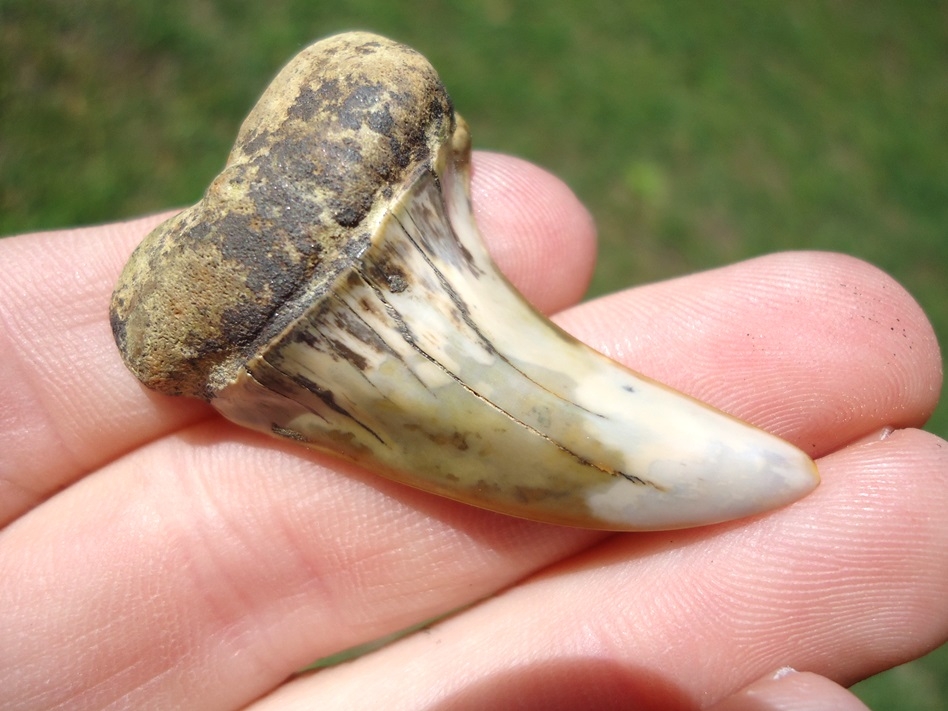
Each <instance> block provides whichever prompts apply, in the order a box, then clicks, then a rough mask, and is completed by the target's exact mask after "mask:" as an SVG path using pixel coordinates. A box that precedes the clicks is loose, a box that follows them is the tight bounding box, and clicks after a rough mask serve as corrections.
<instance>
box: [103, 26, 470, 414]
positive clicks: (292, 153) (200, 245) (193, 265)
mask: <svg viewBox="0 0 948 711" xmlns="http://www.w3.org/2000/svg"><path fill="white" fill-rule="evenodd" d="M453 130H454V114H453V109H452V106H451V101H450V99H449V97H448V95H447V93H446V91H445V89H444V87H443V85H442V84H441V81H440V80H439V78H438V75H437V74H436V72H435V70H434V69H433V68H432V67H431V65H430V64H429V63H428V62H427V60H425V58H424V57H422V56H421V55H420V54H418V53H417V52H415V51H414V50H412V49H410V48H408V47H405V46H404V45H400V44H398V43H395V42H392V41H391V40H388V39H385V38H383V37H378V36H375V35H371V34H366V33H347V34H344V35H338V36H335V37H330V38H328V39H325V40H323V41H321V42H317V43H316V44H314V45H312V46H310V47H309V48H307V49H305V50H303V51H302V52H301V53H300V54H299V55H297V56H296V58H294V59H293V61H292V62H290V64H288V65H287V66H286V67H285V68H284V69H283V71H281V72H280V74H279V75H278V76H277V77H276V78H275V79H274V81H273V83H272V84H271V85H270V86H269V87H268V89H267V90H266V92H265V93H264V94H263V96H262V97H261V99H260V101H259V102H258V103H257V105H256V106H255V107H254V109H253V111H251V113H250V115H249V116H248V117H247V119H246V121H245V122H244V124H243V126H242V127H241V130H240V133H239V135H238V137H237V142H236V144H235V146H234V149H233V151H232V152H231V154H230V156H229V158H228V160H227V164H226V166H225V168H224V170H223V172H222V173H221V174H220V175H219V176H218V177H217V178H216V179H215V180H214V182H213V183H212V184H211V186H210V187H209V188H208V191H207V193H206V194H205V195H204V197H203V198H202V200H201V201H200V202H199V203H198V204H196V205H194V206H193V207H191V208H189V209H187V210H185V211H183V212H182V213H180V214H179V215H177V216H176V217H173V218H172V219H170V220H168V221H167V222H165V223H164V224H162V225H161V226H159V227H158V228H156V229H155V230H154V231H153V232H152V233H151V234H149V235H148V236H147V237H146V238H145V240H144V241H143V242H142V244H141V245H140V246H139V247H138V249H137V250H136V251H135V253H134V254H133V255H132V257H131V259H130V260H129V263H128V264H127V266H126V267H125V270H124V272H123V273H122V276H121V278H120V280H119V282H118V285H117V287H116V289H115V293H114V296H113V300H112V308H111V320H112V328H113V331H114V334H115V339H116V342H117V343H118V346H119V349H120V350H121V352H122V355H123V357H124V359H125V362H126V364H127V365H128V366H129V368H130V369H131V370H132V371H133V372H134V373H135V375H136V376H138V378H139V379H140V380H141V381H142V382H143V383H145V384H146V385H147V386H148V387H151V388H154V389H156V390H160V391H162V392H165V393H168V394H172V395H191V396H196V397H201V398H204V399H208V400H209V399H211V398H212V397H213V395H214V393H215V392H216V391H217V390H219V389H220V388H221V387H224V386H225V385H226V384H227V383H230V382H232V381H233V379H234V377H235V374H236V372H237V370H238V369H239V368H240V367H241V365H242V364H243V363H245V362H246V361H247V360H248V359H249V358H250V357H251V356H252V355H253V354H254V353H256V352H257V351H258V350H259V349H260V348H261V347H263V346H264V345H265V344H266V343H267V342H269V341H270V340H271V339H272V338H274V337H275V336H276V335H278V334H279V333H280V332H282V331H283V330H284V329H286V328H287V326H288V325H289V324H290V323H291V322H292V321H293V319H295V318H296V317H297V316H298V315H299V312H300V310H301V304H306V303H310V302H312V300H313V299H314V298H316V297H318V296H319V295H320V294H322V293H324V292H325V291H327V290H329V289H331V288H332V285H333V284H334V282H335V280H336V279H337V278H338V277H339V276H340V274H341V273H342V272H343V271H344V270H345V269H346V268H347V267H349V266H350V265H352V263H353V262H354V261H355V260H356V259H357V258H358V257H359V256H360V255H361V253H362V252H363V251H364V250H365V249H366V247H367V246H368V244H369V241H370V239H371V236H372V234H373V232H374V231H375V229H376V224H377V222H378V220H379V219H381V215H382V213H383V211H384V208H385V204H386V202H387V201H388V199H389V198H390V197H391V196H392V195H393V194H395V193H396V192H397V191H398V189H399V186H401V185H403V184H405V183H406V182H408V181H409V179H410V176H411V175H412V174H413V173H414V172H416V171H417V170H419V169H423V168H424V167H430V166H431V164H432V163H434V162H436V161H437V160H438V157H439V149H440V147H441V146H442V144H444V143H445V141H446V140H447V139H448V138H449V137H450V136H451V134H452V132H453Z"/></svg>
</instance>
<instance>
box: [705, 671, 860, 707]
mask: <svg viewBox="0 0 948 711" xmlns="http://www.w3.org/2000/svg"><path fill="white" fill-rule="evenodd" d="M807 709H812V710H813V711H830V710H832V711H869V707H868V706H866V705H865V704H864V703H862V701H860V700H859V699H858V698H857V697H856V696H855V694H853V693H852V692H851V691H849V690H848V689H845V688H843V687H842V686H840V685H839V684H836V683H834V682H833V681H831V680H829V679H827V678H826V677H824V676H820V675H818V674H812V673H807V672H802V673H801V672H796V671H793V670H792V669H788V668H784V669H781V670H779V671H778V672H776V673H774V674H768V675H767V676H765V677H763V678H762V679H758V680H757V681H755V682H754V683H752V684H750V685H748V686H746V687H744V688H743V689H741V690H740V691H738V692H737V693H736V694H733V695H732V696H729V697H727V698H726V699H724V700H723V701H721V702H720V703H717V704H715V705H714V706H712V707H711V708H710V709H709V711H806V710H807Z"/></svg>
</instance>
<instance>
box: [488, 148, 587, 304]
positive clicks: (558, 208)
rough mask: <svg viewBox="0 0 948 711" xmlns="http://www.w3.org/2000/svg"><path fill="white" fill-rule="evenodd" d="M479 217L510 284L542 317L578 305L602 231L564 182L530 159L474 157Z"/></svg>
mask: <svg viewBox="0 0 948 711" xmlns="http://www.w3.org/2000/svg"><path fill="white" fill-rule="evenodd" d="M471 193H472V199H473V203H474V215H475V218H476V219H477V222H478V225H479V226H480V228H481V231H482V233H483V234H484V238H485V240H486V241H487V242H488V245H489V247H490V251H491V255H492V256H493V257H494V260H495V261H496V262H497V264H498V266H499V267H500V268H501V270H502V271H503V272H504V274H506V275H507V278H509V279H510V280H511V282H513V284H514V285H515V286H516V287H517V288H518V289H519V290H520V291H521V292H522V293H523V294H524V296H526V297H527V298H528V299H529V300H530V302H531V303H533V305H534V306H536V307H537V308H539V309H540V310H541V311H544V312H547V313H550V312H554V311H558V310H560V309H563V308H566V307H568V306H571V305H573V304H575V303H576V302H578V301H579V300H580V298H582V295H583V293H584V292H585V291H586V289H587V287H588V286H589V280H590V279H591V278H592V272H593V267H594V266H595V261H596V227H595V224H594V222H593V219H592V216H591V215H590V214H589V211H588V210H586V208H585V207H584V206H583V204H582V203H581V202H580V201H579V198H577V197H576V195H575V194H574V193H573V191H572V190H571V189H570V188H569V186H567V185H566V183H564V182H563V181H562V180H560V179H559V178H557V177H556V176H554V175H552V174H551V173H549V172H547V171H545V170H543V169H542V168H539V167H538V166H536V165H533V164H532V163H529V162H527V161H525V160H521V159H518V158H514V157H511V156H506V155H502V154H499V153H486V152H476V153H475V154H474V171H473V179H472V186H471Z"/></svg>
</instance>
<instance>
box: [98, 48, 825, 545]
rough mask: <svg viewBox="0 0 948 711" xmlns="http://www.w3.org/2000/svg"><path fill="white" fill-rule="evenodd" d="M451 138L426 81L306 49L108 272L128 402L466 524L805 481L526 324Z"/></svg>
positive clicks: (696, 505) (638, 519) (635, 513)
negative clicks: (191, 409) (486, 514)
mask: <svg viewBox="0 0 948 711" xmlns="http://www.w3.org/2000/svg"><path fill="white" fill-rule="evenodd" d="M469 151H470V140H469V137H468V133H467V128H466V126H465V124H464V122H463V121H462V120H461V119H460V118H459V117H456V116H455V115H454V113H453V110H452V107H451V105H450V100H449V99H448V97H447V94H446V93H445V91H444V88H443V87H442V86H441V84H440V80H438V78H437V75H436V74H435V73H434V70H433V69H432V68H431V67H430V65H429V64H428V63H427V62H426V61H425V60H424V59H423V58H422V57H421V56H420V55H418V54H417V53H415V52H413V51H412V50H409V49H408V48H406V47H404V46H402V45H398V44H395V43H393V42H390V41H389V40H385V39H383V38H380V37H376V36H373V35H368V34H364V33H350V34H346V35H340V36H337V37H333V38H329V39H327V40H324V41H323V42H320V43H317V44H316V45H313V46H312V47H310V48H308V49H307V50H304V52H303V53H301V54H300V55H299V56H298V57H297V58H296V59H295V60H294V61H293V62H292V63H291V64H290V65H288V67H287V68H286V69H284V71H283V72H281V74H280V75H279V76H278V78H277V79H276V80H275V81H274V83H273V84H272V85H271V87H270V88H269V89H268V90H267V92H266V93H265V94H264V96H263V97H262V98H261V101H260V102H259V103H258V105H257V107H255V108H254V110H253V112H252V113H251V115H250V116H249V117H248V119H247V121H246V122H245V124H244V126H243V127H242V128H241V132H240V135H239V136H238V141H237V144H236V145H235V148H234V151H233V152H232V154H231V156H230V158H229V160H228V164H227V166H226V167H225V170H224V172H223V173H222V174H221V175H220V176H219V177H218V178H217V179H216V180H215V181H214V183H212V185H211V187H210V188H209V190H208V193H207V194H206V195H205V197H204V199H203V200H202V201H201V202H199V203H198V204H197V205H195V206H194V207H193V208H190V209H189V210H186V211H184V212H183V213H181V214H180V215H178V216H176V217H175V218H172V219H171V220H169V221H168V222H166V223H165V224H163V225H161V226H159V227H158V228H157V229H156V230H155V231H154V232H153V233H152V234H151V235H149V236H148V237H147V238H146V240H145V241H144V242H143V243H142V245H140V246H139V248H138V249H137V250H136V252H135V254H134V255H133V256H132V258H131V259H130V260H129V264H128V265H127V266H126V269H125V271H124V272H123V275H122V277H121V279H120V281H119V284H118V286H117V287H116V291H115V294H114V296H113V303H112V323H113V330H114V331H115V336H116V342H117V343H118V345H119V348H120V350H121V351H122V355H123V358H124V359H125V361H126V363H127V364H128V366H129V368H130V369H131V370H132V371H133V372H134V373H135V374H136V375H137V376H138V377H139V378H140V379H141V380H142V381H143V382H144V383H145V384H146V385H148V386H149V387H153V388H155V389H158V390H161V391H163V392H167V393H169V394H184V395H191V396H195V397H202V398H204V399H207V400H209V401H210V402H211V404H212V405H213V406H214V407H215V408H217V409H218V410H219V411H220V412H221V413H222V414H223V415H224V416H225V417H227V418H228V419H231V420H233V421H234V422H237V423H239V424H242V425H245V426H248V427H251V428H253V429H256V430H260V431H264V432H268V433H270V434H274V435H277V436H280V437H284V438H287V439H290V440H294V441H297V442H300V443H302V444H305V445H308V446H312V447H315V448H318V449H322V450H325V451H330V452H333V453H335V454H336V455H338V456H341V457H344V458H346V459H349V460H352V461H354V462H356V463H358V464H361V465H363V466H365V467H366V468H369V469H372V470H374V471H377V472H378V473H380V474H383V475H385V476H388V477H390V478H393V479H396V480H398V481H402V482H404V483H407V484H410V485H412V486H416V487H419V488H422V489H426V490H428V491H432V492H435V493H438V494H441V495H444V496H447V497H450V498H453V499H458V500H461V501H465V502H468V503H471V504H474V505H476V506H481V507H484V508H488V509H492V510H495V511H501V512H504V513H507V514H511V515H514V516H521V517H524V518H531V519H536V520H541V521H548V522H552V523H561V524H567V525H574V526H583V527H588V528H602V529H611V530H647V529H667V528H681V527H686V526H697V525H703V524H707V523H714V522H718V521H723V520H729V519H733V518H739V517H742V516H747V515H751V514H755V513H759V512H762V511H766V510H769V509H772V508H776V507H779V506H782V505H785V504H787V503H790V502H791V501H794V500H796V499H797V498H799V497H801V496H803V495H804V494H806V493H807V492H808V491H810V490H811V489H813V488H814V487H815V486H816V485H817V483H818V481H819V479H818V475H817V473H816V469H815V467H814V465H813V462H812V461H811V460H810V459H809V457H807V456H806V455H805V454H803V453H802V452H801V451H800V450H798V449H797V448H795V447H793V446H792V445H790V444H788V443H786V442H784V441H782V440H780V439H779V438H777V437H774V436H772V435H770V434H767V433H765V432H763V431H761V430H759V429H757V428H754V427H752V426H751V425H748V424H746V423H743V422H741V421H739V420H736V419H734V418H731V417H729V416H727V415H725V414H723V413H721V412H718V411H717V410H714V409H713V408H710V407H709V406H706V405H704V404H702V403H699V402H697V401H696V400H693V399H692V398H689V397H687V396H685V395H682V394H680V393H677V392H675V391H673V390H670V389H668V388H666V387H664V386H662V385H660V384H658V383H655V382H653V381H650V380H648V379H647V378H644V377H643V376H640V375H638V374H635V373H633V372H632V371H630V370H628V369H626V368H624V367H623V366H621V365H619V364H616V363H614V362H612V361H610V360H608V359H607V358H606V357H604V356H602V355H600V354H598V353H596V352H595V351H593V350H591V349H589V348H587V347H586V346H584V345H583V344H581V343H579V342H578V341H576V340H575V339H573V338H572V337H570V336H568V335H567V334H565V333H563V332H562V331H561V330H560V329H558V328H557V327H556V326H554V325H553V324H552V323H550V322H549V321H547V320H546V319H545V318H543V317H542V316H541V315H540V314H538V313H536V312H535V311H534V309H533V308H531V307H530V306H529V305H528V304H527V302H526V301H525V300H524V299H523V298H522V297H521V296H520V295H519V294H518V293H517V292H516V291H515V290H514V289H513V288H512V287H511V286H510V285H509V283H508V282H507V281H506V279H505V278H504V277H503V276H502V275H501V274H500V273H499V272H498V271H497V269H496V267H495V266H494V265H493V263H492V262H491V260H490V258H489V256H488V254H487V252H486V249H485V247H484V246H483V243H482V241H481V238H480V235H479V233H478V232H477V229H476V227H475V224H474V220H473V217H472V215H471V213H470V205H469V198H468V194H467V188H468V181H469V163H468V161H469Z"/></svg>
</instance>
